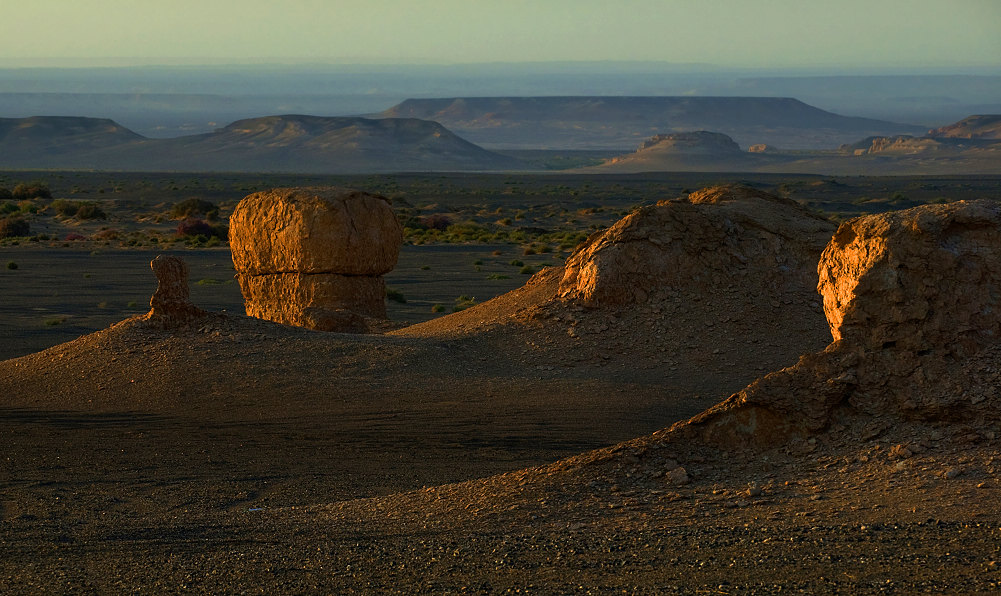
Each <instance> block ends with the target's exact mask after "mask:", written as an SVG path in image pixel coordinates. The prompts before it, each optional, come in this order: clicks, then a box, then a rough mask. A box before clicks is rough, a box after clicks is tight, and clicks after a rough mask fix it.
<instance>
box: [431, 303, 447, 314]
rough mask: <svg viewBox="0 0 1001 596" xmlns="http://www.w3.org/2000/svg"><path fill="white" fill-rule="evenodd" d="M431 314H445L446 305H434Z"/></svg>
mask: <svg viewBox="0 0 1001 596" xmlns="http://www.w3.org/2000/svg"><path fill="white" fill-rule="evenodd" d="M431 312H445V305H443V304H435V305H432V306H431Z"/></svg>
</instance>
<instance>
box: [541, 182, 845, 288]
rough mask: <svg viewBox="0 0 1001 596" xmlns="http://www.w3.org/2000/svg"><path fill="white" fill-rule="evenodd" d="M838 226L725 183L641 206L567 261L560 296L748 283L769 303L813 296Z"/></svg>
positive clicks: (788, 203)
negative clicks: (798, 295)
mask: <svg viewBox="0 0 1001 596" xmlns="http://www.w3.org/2000/svg"><path fill="white" fill-rule="evenodd" d="M833 231H834V224H832V223H831V222H829V221H827V220H826V219H824V218H822V217H819V216H816V215H814V214H812V213H810V212H809V211H807V210H806V209H804V208H803V207H802V206H800V205H799V204H798V203H796V202H794V201H792V200H789V199H783V198H780V197H777V196H774V195H770V194H768V193H765V192H762V191H758V190H755V189H752V188H748V187H745V186H737V185H735V186H718V187H713V188H707V189H705V190H702V191H699V192H697V193H692V194H691V195H689V196H688V197H687V198H685V199H678V200H670V201H661V202H660V203H658V204H657V205H655V206H650V207H644V208H641V209H639V210H637V211H635V212H633V213H632V214H630V215H628V216H626V217H624V218H623V219H621V220H619V222H617V223H616V224H615V225H613V226H612V227H611V228H609V229H608V230H606V231H604V232H600V233H597V234H594V235H592V236H591V237H590V238H589V239H588V240H587V242H586V244H584V245H583V246H582V247H581V248H579V249H578V250H577V251H576V252H575V253H574V254H573V255H571V256H570V258H568V259H567V263H566V271H565V273H564V276H563V279H562V281H561V282H560V288H559V295H560V298H561V299H562V300H564V301H567V302H574V303H577V304H581V305H583V306H589V307H596V306H605V305H616V304H629V303H634V302H646V301H647V300H648V299H650V298H652V297H655V296H657V295H658V294H666V293H674V292H682V293H686V294H687V293H694V294H700V293H704V292H707V291H712V290H713V289H716V288H721V287H733V286H740V287H743V288H746V291H747V292H748V293H757V294H756V295H760V298H761V299H762V300H769V299H781V298H782V296H783V294H784V293H785V292H787V291H790V290H792V291H796V292H801V291H802V290H804V289H805V290H806V291H809V292H812V291H813V288H814V287H815V284H816V274H815V268H816V263H817V258H818V257H819V255H820V253H821V251H822V250H823V248H824V245H825V244H826V243H827V241H828V240H829V239H830V237H831V233H832V232H833Z"/></svg>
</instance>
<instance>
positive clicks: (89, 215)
mask: <svg viewBox="0 0 1001 596" xmlns="http://www.w3.org/2000/svg"><path fill="white" fill-rule="evenodd" d="M49 207H51V208H52V210H53V211H55V212H56V214H57V215H62V216H64V217H75V218H77V219H80V220H86V219H108V215H107V214H106V213H105V212H104V211H103V210H102V209H101V207H100V206H99V205H98V204H97V203H95V202H93V201H68V200H66V199H56V200H55V201H52V203H51V204H50V205H49Z"/></svg>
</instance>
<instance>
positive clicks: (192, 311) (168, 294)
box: [146, 255, 206, 328]
mask: <svg viewBox="0 0 1001 596" xmlns="http://www.w3.org/2000/svg"><path fill="white" fill-rule="evenodd" d="M149 265H150V268H152V269H153V273H154V274H155V275H156V281H157V286H156V292H154V293H153V296H152V297H151V298H150V301H149V305H150V311H149V313H147V314H146V320H148V321H151V322H155V323H157V324H160V325H163V326H164V327H167V328H169V327H176V326H180V325H183V324H184V323H187V322H190V321H192V320H194V319H197V318H200V317H203V316H205V314H206V313H205V311H203V310H202V309H200V308H198V307H197V306H195V305H194V304H192V303H191V300H190V299H189V297H190V293H189V289H188V264H187V263H185V262H184V260H182V259H181V258H179V257H174V256H167V255H159V256H157V257H156V258H155V259H153V260H152V261H150V264H149Z"/></svg>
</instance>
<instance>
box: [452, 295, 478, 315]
mask: <svg viewBox="0 0 1001 596" xmlns="http://www.w3.org/2000/svg"><path fill="white" fill-rule="evenodd" d="M475 305H476V298H474V297H472V296H467V295H465V294H463V295H462V296H459V297H458V298H456V299H455V306H453V307H452V312H459V311H460V310H466V309H467V308H469V307H470V306H475Z"/></svg>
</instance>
